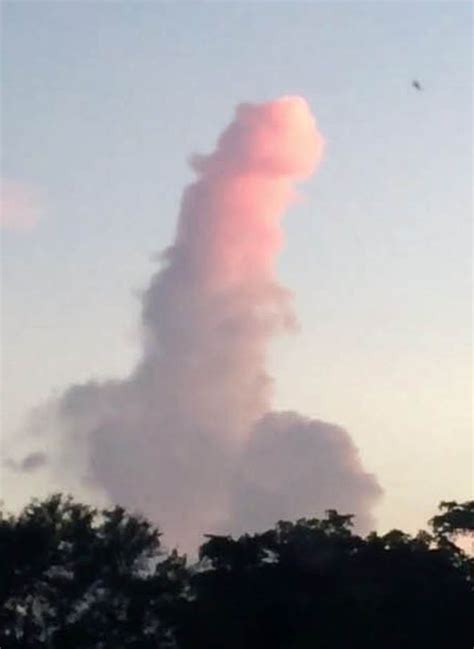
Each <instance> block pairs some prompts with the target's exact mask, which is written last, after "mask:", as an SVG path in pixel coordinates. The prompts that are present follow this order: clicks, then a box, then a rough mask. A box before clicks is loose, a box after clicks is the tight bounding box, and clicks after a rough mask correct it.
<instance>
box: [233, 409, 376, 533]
mask: <svg viewBox="0 0 474 649" xmlns="http://www.w3.org/2000/svg"><path fill="white" fill-rule="evenodd" d="M381 493H382V492H381V488H380V486H379V485H378V482H377V480H376V478H375V477H374V476H373V475H370V474H368V473H367V472H366V471H364V469H363V467H362V464H361V461H360V458H359V454H358V451H357V449H356V447H355V445H354V443H353V441H352V439H351V438H350V436H349V434H348V433H347V431H345V430H344V429H343V428H340V427H339V426H335V425H333V424H328V423H327V422H324V421H319V420H315V419H308V418H306V417H303V416H301V415H300V414H298V413H296V412H273V413H269V414H267V415H265V416H264V417H263V418H262V419H261V420H260V421H259V422H258V423H257V425H256V426H255V428H254V430H253V431H252V435H251V437H250V441H249V444H248V445H247V446H246V448H245V452H244V455H243V458H242V460H241V462H240V471H239V472H238V474H237V476H236V479H235V482H234V489H233V499H232V510H231V516H230V519H229V525H231V526H232V527H233V528H234V529H235V530H236V531H237V532H238V531H242V530H245V529H251V530H253V531H263V530H265V529H268V528H269V527H271V526H272V525H273V524H274V523H275V521H277V520H294V519H296V518H302V517H305V516H308V515H321V514H322V513H323V512H324V511H325V510H326V509H328V508H333V509H337V510H338V511H340V512H341V513H351V514H355V515H356V524H357V528H358V529H359V530H363V531H368V530H369V529H371V528H372V526H373V525H374V520H373V518H372V516H371V513H370V512H371V508H372V506H373V505H374V504H375V503H376V501H377V500H378V498H379V497H380V496H381Z"/></svg>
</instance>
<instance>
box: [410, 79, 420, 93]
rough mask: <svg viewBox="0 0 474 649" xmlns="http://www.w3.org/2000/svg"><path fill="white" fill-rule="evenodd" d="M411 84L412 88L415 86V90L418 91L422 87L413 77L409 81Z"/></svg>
mask: <svg viewBox="0 0 474 649" xmlns="http://www.w3.org/2000/svg"><path fill="white" fill-rule="evenodd" d="M411 85H412V86H413V87H414V88H416V89H417V90H419V91H421V89H422V88H421V83H420V82H419V81H418V80H417V79H414V80H413V81H412V82H411Z"/></svg>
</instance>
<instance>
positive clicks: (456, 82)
mask: <svg viewBox="0 0 474 649" xmlns="http://www.w3.org/2000/svg"><path fill="white" fill-rule="evenodd" d="M471 14H472V9H471V5H470V3H467V2H466V3H455V2H449V3H448V2H446V3H428V2H426V3H425V2H407V3H400V2H396V3H395V2H394V3H377V4H376V3H374V2H368V3H361V2H350V3H342V2H341V3H339V2H326V3H317V2H312V3H310V2H308V3H297V2H295V3H293V2H291V3H290V2H281V3H270V2H261V3H233V4H230V3H229V4H228V3H224V2H214V3H200V2H193V3H184V2H176V3H158V2H147V3H145V2H143V3H140V2H122V3H115V2H114V3H94V2H90V3H86V2H76V3H69V2H62V3H45V2H32V3H29V2H4V3H3V29H2V31H3V33H2V41H3V71H2V86H3V92H2V120H3V124H2V149H3V163H2V167H3V168H2V173H3V175H5V176H8V177H12V178H14V179H16V180H19V181H21V182H25V183H29V184H32V185H34V186H36V187H38V188H39V190H41V192H42V193H43V194H44V195H45V199H44V204H45V207H44V210H43V211H44V214H43V218H42V219H41V221H40V222H39V223H38V225H37V227H36V228H35V229H34V230H33V231H32V232H31V233H29V234H18V233H5V234H4V237H3V309H2V316H3V321H4V326H3V348H4V352H3V356H4V358H3V376H4V393H5V398H4V401H3V404H2V411H3V420H4V439H7V440H9V439H12V438H14V437H15V436H16V435H17V434H18V433H17V430H18V427H19V425H20V423H21V420H22V418H23V417H24V415H25V414H26V413H27V411H28V409H29V407H31V406H33V405H35V404H38V403H40V402H41V401H42V400H43V399H45V398H47V397H48V396H49V395H51V394H53V393H54V391H58V390H61V389H62V388H63V387H64V386H66V385H67V384H69V383H70V382H76V381H79V380H85V379H88V378H90V377H91V376H94V377H105V376H111V375H116V374H124V373H125V372H126V371H127V370H128V369H129V368H130V366H131V365H132V364H133V361H134V359H135V357H136V353H137V350H138V342H137V340H138V316H139V303H138V300H137V299H136V296H135V295H134V293H135V292H136V291H137V290H139V289H141V288H143V287H144V286H145V285H146V283H147V279H148V277H149V276H150V274H151V272H152V270H153V268H154V265H153V264H152V262H151V261H150V257H151V255H152V254H153V253H154V252H156V251H158V250H161V249H163V248H164V247H166V246H167V245H168V244H169V243H170V240H171V238H172V236H173V232H174V225H175V219H176V215H177V211H178V207H179V200H180V194H181V192H182V189H183V187H184V185H185V184H186V183H187V182H189V181H190V179H191V177H192V176H191V172H190V170H189V168H188V166H187V159H188V158H189V155H190V154H191V153H192V152H195V151H208V150H209V149H211V148H212V146H213V145H214V142H215V139H216V136H217V135H218V133H219V132H220V131H221V130H222V129H223V127H225V125H226V124H227V123H228V122H229V120H230V119H231V116H232V113H233V109H234V107H235V105H236V104H237V103H239V102H241V101H260V100H266V99H272V98H274V97H278V96H280V95H282V94H301V95H303V96H304V97H306V99H307V100H308V102H309V103H310V105H311V107H312V110H313V111H314V113H315V115H316V117H317V119H318V122H319V125H320V128H321V130H322V132H323V134H324V135H325V137H326V139H327V153H326V158H325V161H324V163H323V165H322V167H321V169H320V171H319V173H318V174H317V175H316V176H315V177H314V178H313V179H312V180H311V181H310V182H308V183H307V184H306V185H305V187H304V193H305V195H306V201H305V202H304V203H303V204H301V205H298V206H297V207H295V208H294V209H293V211H292V213H291V214H290V215H288V218H287V219H286V221H285V226H286V232H287V245H286V248H285V251H284V253H283V255H282V257H281V261H280V277H281V280H282V281H283V282H284V283H285V284H286V285H288V286H289V287H290V288H291V289H292V290H294V291H295V293H296V306H297V312H298V315H299V319H300V324H301V331H300V333H299V334H298V335H297V336H294V337H289V338H285V339H284V340H280V341H278V342H277V343H276V344H275V345H274V346H273V349H272V354H271V367H272V371H273V374H274V376H275V378H276V397H275V406H276V407H277V408H278V407H282V408H287V407H288V408H295V409H297V410H299V411H301V412H303V413H305V414H308V415H312V416H316V417H319V418H322V419H325V420H328V421H332V422H335V423H339V424H341V425H344V426H346V427H347V428H348V429H349V431H350V432H351V434H352V435H353V437H354V439H355V441H356V443H357V444H358V446H359V448H360V450H361V454H362V458H363V461H364V464H365V465H366V466H367V468H368V469H370V470H371V471H374V472H375V473H376V474H377V475H378V477H379V480H380V482H381V483H382V486H383V487H384V488H385V489H386V496H385V498H384V500H383V502H382V503H381V505H380V506H379V508H378V518H379V521H380V526H381V527H386V526H390V525H399V526H402V525H406V526H407V527H411V528H416V527H417V526H419V525H422V524H423V523H424V521H425V520H426V519H427V517H428V516H430V515H431V514H432V512H433V511H434V508H435V506H436V504H437V502H438V501H439V500H440V499H441V498H467V497H469V496H470V495H471V490H472V421H471V253H472V251H471V209H472V196H471V178H472V169H471V159H472V100H471V92H472V67H471V54H472V38H471V30H472V16H471ZM414 78H417V79H420V81H421V83H422V84H423V86H424V91H423V92H421V93H420V92H417V91H416V90H414V89H413V88H412V87H411V81H412V79H414ZM22 482H23V485H22V497H23V496H24V495H28V491H29V490H30V491H31V492H33V490H34V489H36V488H37V485H36V484H35V483H34V482H33V481H32V482H31V484H29V483H28V481H27V479H25V478H22ZM31 495H32V494H31Z"/></svg>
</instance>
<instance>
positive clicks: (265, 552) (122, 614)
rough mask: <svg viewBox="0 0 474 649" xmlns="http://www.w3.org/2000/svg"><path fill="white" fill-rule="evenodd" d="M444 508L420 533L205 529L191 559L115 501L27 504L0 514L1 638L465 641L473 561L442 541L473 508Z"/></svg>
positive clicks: (55, 499) (286, 648)
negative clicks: (168, 548) (223, 532)
mask: <svg viewBox="0 0 474 649" xmlns="http://www.w3.org/2000/svg"><path fill="white" fill-rule="evenodd" d="M441 508H442V514H440V515H438V516H437V517H434V519H433V520H432V528H433V534H428V533H427V532H420V533H419V534H417V535H416V536H411V535H410V534H407V533H405V532H403V531H402V530H391V531H390V532H388V533H387V534H383V535H379V534H377V533H375V532H373V533H371V534H369V535H368V536H367V537H366V538H362V537H360V536H358V535H357V534H355V533H354V532H353V529H352V516H351V515H345V514H340V513H338V512H337V511H335V510H328V511H327V512H326V516H325V517H323V518H321V519H319V518H309V519H305V518H303V519H300V520H297V521H296V522H291V521H280V522H279V523H277V524H276V525H275V527H274V528H272V529H270V530H267V531H265V532H263V533H259V534H244V535H242V536H240V537H239V538H232V537H231V536H216V535H208V537H207V538H206V541H205V543H204V544H203V545H202V547H201V549H200V554H199V560H198V562H197V563H195V564H194V565H190V566H189V565H187V562H186V558H185V557H181V556H180V555H178V553H177V552H176V551H172V552H170V553H168V554H166V553H164V552H163V551H162V548H161V544H160V533H159V531H158V530H157V529H156V528H155V527H154V526H153V525H151V524H150V523H149V522H148V521H146V520H145V519H143V518H141V517H140V516H133V515H130V514H128V513H127V512H126V511H125V510H124V509H123V508H121V507H114V508H111V509H106V510H103V511H98V510H97V509H95V508H91V507H88V506H86V505H82V504H79V503H76V502H74V501H73V500H72V499H71V498H67V497H64V496H61V495H55V496H52V497H51V498H48V499H47V500H45V501H43V502H38V501H33V502H32V503H31V504H30V505H28V506H27V507H26V508H25V509H24V510H23V511H22V512H21V513H20V514H19V515H18V516H7V515H3V516H1V515H0V646H1V647H2V649H20V648H21V649H151V648H153V649H256V648H258V649H262V648H267V647H268V648H269V649H315V648H316V649H346V647H355V648H362V647H363V649H400V647H403V649H415V648H416V649H420V648H422V647H430V649H472V646H473V644H474V633H473V629H472V624H471V610H472V608H473V604H474V602H473V571H472V562H471V559H470V558H469V557H468V556H467V555H466V554H464V553H463V552H462V550H461V549H460V548H458V547H457V546H456V545H455V544H454V543H453V542H452V541H451V540H450V539H451V538H454V536H456V535H457V534H458V532H460V531H461V532H463V533H465V532H466V531H467V532H469V531H470V530H472V528H471V527H469V525H470V523H469V521H472V518H469V516H470V513H472V503H464V504H457V503H445V504H442V505H441Z"/></svg>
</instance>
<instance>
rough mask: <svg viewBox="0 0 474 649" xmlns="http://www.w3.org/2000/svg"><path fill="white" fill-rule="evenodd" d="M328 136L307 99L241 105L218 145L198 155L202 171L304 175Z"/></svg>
mask: <svg viewBox="0 0 474 649" xmlns="http://www.w3.org/2000/svg"><path fill="white" fill-rule="evenodd" d="M323 148H324V140H323V137H322V136H321V134H320V133H319V130H318V128H317V125H316V121H315V119H314V117H313V115H312V114H311V111H310V109H309V106H308V103H307V102H306V100H305V99H303V97H297V96H286V97H281V98H280V99H276V100H275V101H270V102H266V103H263V104H241V105H240V106H238V107H237V110H236V115H235V119H234V121H233V122H232V123H231V124H230V126H229V127H228V128H227V129H226V130H225V131H224V133H223V134H222V136H221V137H220V138H219V141H218V144H217V149H216V151H215V152H214V153H212V154H210V155H208V156H196V157H195V158H194V159H193V166H194V168H195V169H196V171H198V172H199V173H202V174H211V175H214V174H225V173H228V172H232V173H236V171H237V172H239V171H240V172H241V173H250V174H251V173H255V174H264V175H269V176H289V177H292V178H306V177H307V176H309V175H310V174H311V173H313V171H314V169H315V167H316V165H317V164H318V162H319V161H320V159H321V156H322V153H323Z"/></svg>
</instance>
